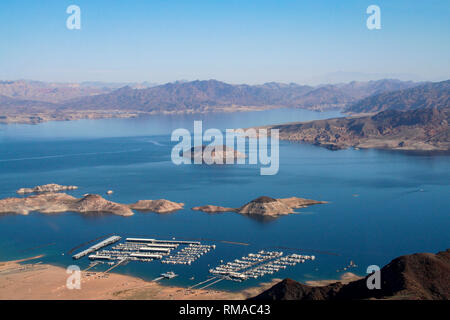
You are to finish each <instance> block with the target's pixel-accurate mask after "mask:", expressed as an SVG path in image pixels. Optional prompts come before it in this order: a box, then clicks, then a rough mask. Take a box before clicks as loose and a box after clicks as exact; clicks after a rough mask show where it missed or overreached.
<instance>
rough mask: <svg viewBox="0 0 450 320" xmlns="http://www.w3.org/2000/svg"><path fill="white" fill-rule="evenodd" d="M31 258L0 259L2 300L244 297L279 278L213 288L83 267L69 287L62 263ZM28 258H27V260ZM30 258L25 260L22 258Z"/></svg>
mask: <svg viewBox="0 0 450 320" xmlns="http://www.w3.org/2000/svg"><path fill="white" fill-rule="evenodd" d="M40 257H42V256H37V257H33V258H30V259H23V260H16V261H7V262H0V300H14V299H19V300H28V299H43V300H78V299H87V300H92V299H95V300H109V299H114V300H122V299H151V300H177V299H183V300H201V299H205V300H228V299H229V300H241V299H246V298H248V297H251V296H255V295H257V294H259V293H261V292H262V291H264V290H266V289H268V288H269V287H271V286H272V285H274V284H275V283H277V282H278V281H280V279H274V280H273V281H272V282H270V283H265V284H262V285H261V286H259V287H255V288H250V289H246V290H243V291H240V292H228V291H218V290H213V289H204V290H195V289H191V290H189V289H187V288H182V287H170V286H163V285H160V284H158V283H156V282H149V281H145V280H142V279H139V278H135V277H131V276H126V275H121V274H116V273H110V274H106V275H105V274H102V273H101V272H90V271H82V277H81V279H82V280H81V289H80V290H76V289H73V290H69V289H67V287H66V281H67V278H68V277H69V274H67V273H66V270H65V269H64V268H62V267H57V266H53V265H47V264H41V263H39V262H38V261H37V260H38V259H39V258H40ZM27 260H28V261H27ZM24 261H27V263H26V264H20V262H24Z"/></svg>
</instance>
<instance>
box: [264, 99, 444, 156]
mask: <svg viewBox="0 0 450 320" xmlns="http://www.w3.org/2000/svg"><path fill="white" fill-rule="evenodd" d="M449 116H450V108H443V109H438V108H421V109H416V110H409V111H404V112H402V111H396V110H386V111H383V112H380V113H378V114H376V115H373V116H363V117H347V118H334V119H326V120H316V121H310V122H300V123H290V124H284V125H275V126H270V127H268V128H272V129H278V130H279V133H280V139H283V140H290V141H300V142H306V143H311V144H314V145H318V146H322V147H326V148H328V149H331V150H338V149H345V148H349V147H355V148H378V149H397V150H442V151H447V150H450V128H449V121H450V118H449Z"/></svg>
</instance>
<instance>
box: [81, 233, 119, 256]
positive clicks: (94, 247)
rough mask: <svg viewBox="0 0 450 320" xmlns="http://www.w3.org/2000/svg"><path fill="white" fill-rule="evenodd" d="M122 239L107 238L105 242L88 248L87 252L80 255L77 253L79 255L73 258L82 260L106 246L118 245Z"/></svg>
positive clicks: (116, 237)
mask: <svg viewBox="0 0 450 320" xmlns="http://www.w3.org/2000/svg"><path fill="white" fill-rule="evenodd" d="M120 239H121V237H119V236H112V237H109V238H107V239H105V240H103V241H101V242H99V243H97V244H94V245H93V246H91V247H89V248H87V249H86V250H84V251H81V252H80V253H77V254H75V255H73V256H72V258H73V259H75V260H77V259H80V258H82V257H84V256H86V255H88V254H90V253H92V252H95V251H97V250H100V249H101V248H103V247H106V246H108V245H110V244H113V243H116V242H117V241H119V240H120Z"/></svg>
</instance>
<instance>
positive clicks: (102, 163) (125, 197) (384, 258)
mask: <svg viewBox="0 0 450 320" xmlns="http://www.w3.org/2000/svg"><path fill="white" fill-rule="evenodd" d="M331 116H338V114H337V113H316V112H310V111H304V110H271V111H264V112H248V113H235V114H214V115H202V116H155V117H150V118H139V119H108V120H81V121H73V122H49V123H43V124H39V125H3V126H0V198H4V197H11V196H16V195H15V190H17V189H18V188H20V187H31V186H35V185H40V184H46V183H50V182H54V183H58V184H63V185H68V184H71V185H77V186H79V187H80V188H79V189H78V190H76V191H74V192H70V193H71V194H73V195H75V196H81V195H82V194H85V193H99V194H102V195H105V192H106V190H109V189H112V190H114V194H113V195H111V196H109V197H108V198H109V199H110V200H112V201H117V202H121V203H131V202H135V201H137V200H139V199H159V198H165V199H169V200H172V201H177V202H184V203H185V208H186V209H184V210H180V211H178V212H175V213H172V214H155V213H140V212H136V214H135V215H134V216H132V217H126V218H125V217H118V216H113V215H102V216H82V215H80V214H77V213H64V214H57V215H43V214H39V213H32V214H30V215H29V216H18V215H6V216H2V217H0V260H9V259H18V258H23V257H29V256H31V255H36V254H41V253H42V254H45V257H44V258H43V259H42V261H44V262H48V263H53V264H57V265H61V266H68V265H70V264H73V260H72V259H71V257H70V255H68V254H67V252H68V251H69V250H70V249H71V248H73V247H75V246H77V245H79V244H81V243H83V242H85V241H89V240H91V239H94V238H97V237H99V236H102V235H106V234H111V233H115V234H118V235H121V236H124V237H127V236H143V237H144V236H145V237H157V238H172V237H176V238H179V239H213V240H215V242H214V243H216V244H217V249H216V250H215V251H214V252H212V253H209V254H207V255H205V256H203V257H201V258H200V259H199V260H197V261H196V262H195V263H194V264H193V265H192V266H191V267H187V266H171V265H164V264H161V263H159V262H153V263H137V262H132V263H129V264H128V265H126V266H121V267H118V268H117V269H116V271H117V272H120V273H124V274H131V275H135V276H139V277H142V278H145V279H153V278H155V277H157V276H158V275H159V274H160V273H161V272H163V271H168V270H173V271H175V272H176V273H179V274H180V276H179V277H177V278H175V279H172V280H170V281H166V282H165V283H170V284H171V285H184V286H187V285H191V284H193V283H197V282H199V281H201V280H204V279H206V277H207V276H208V272H207V271H208V269H209V268H211V267H215V266H216V265H218V264H219V261H220V260H221V259H223V260H224V261H228V260H234V259H236V258H239V257H241V256H243V255H246V254H248V253H250V252H255V251H256V250H260V249H265V248H275V247H288V248H297V249H298V250H300V252H304V253H312V254H315V255H316V257H317V259H316V260H315V261H314V262H307V263H305V264H300V265H297V266H295V267H288V268H287V269H286V270H285V271H283V272H279V273H276V274H274V275H267V276H265V277H263V278H260V279H258V280H249V281H246V282H243V283H234V282H228V281H222V282H220V283H218V284H217V285H216V286H214V287H215V288H218V289H220V288H223V289H230V290H237V289H242V288H244V287H247V286H253V285H255V284H257V283H258V282H260V281H261V282H265V281H268V280H270V279H271V278H274V277H277V278H282V277H291V278H293V279H296V280H299V281H306V280H314V279H330V278H331V279H334V278H337V277H339V276H340V275H341V272H339V273H338V272H336V270H337V269H342V268H343V267H344V266H346V265H347V264H348V262H349V261H350V260H353V261H355V263H356V264H357V265H358V267H357V268H354V269H351V270H350V271H352V272H355V273H357V274H361V275H363V274H364V273H365V270H366V268H367V266H368V265H372V264H377V265H380V266H382V265H384V264H386V263H388V262H389V261H390V260H391V259H392V258H394V257H396V256H399V255H402V254H409V253H413V252H437V251H439V250H443V249H445V248H448V247H449V244H450V233H449V232H448V230H450V219H449V218H450V217H449V212H450V197H449V195H450V192H449V191H450V187H449V181H450V161H449V160H450V157H449V156H445V155H418V154H406V153H399V152H388V151H376V150H342V151H329V150H326V149H323V148H319V147H315V146H310V145H305V144H297V143H289V142H281V143H280V170H279V172H278V174H277V175H275V176H260V175H259V168H258V166H248V165H240V166H237V165H235V166H205V165H192V166H175V165H173V164H172V162H171V161H170V152H171V148H172V146H173V143H171V142H170V133H171V131H172V130H173V129H175V128H180V127H183V128H188V129H191V128H192V126H193V121H194V120H203V128H204V130H205V129H207V128H212V127H213V128H219V129H225V128H236V127H249V126H255V125H264V124H272V123H283V122H290V121H305V120H312V119H320V118H328V117H331ZM261 195H268V196H271V197H291V196H298V197H305V198H312V199H316V200H326V201H329V203H328V204H323V205H317V206H312V207H309V208H305V209H300V210H298V212H299V213H298V214H294V215H289V216H285V217H281V218H279V219H277V220H273V221H260V220H254V219H251V218H248V217H244V216H241V215H238V214H235V213H224V214H216V215H209V214H206V213H203V212H197V211H192V210H190V208H191V207H194V206H198V205H204V204H217V205H222V206H229V207H239V206H241V205H242V204H244V203H246V202H248V201H250V200H252V199H254V198H256V197H259V196H261ZM105 197H106V195H105ZM218 240H227V241H237V242H244V243H248V244H249V245H248V246H242V245H235V244H227V243H223V242H220V241H218ZM211 243H213V242H211ZM284 251H285V252H289V250H287V249H285V250H284ZM63 254H64V255H63ZM77 263H79V264H80V266H81V267H84V266H87V264H88V261H87V259H86V258H84V259H82V260H80V261H77ZM102 268H104V267H99V270H101V269H102ZM191 277H195V279H194V280H190V278H191ZM163 283H164V282H163Z"/></svg>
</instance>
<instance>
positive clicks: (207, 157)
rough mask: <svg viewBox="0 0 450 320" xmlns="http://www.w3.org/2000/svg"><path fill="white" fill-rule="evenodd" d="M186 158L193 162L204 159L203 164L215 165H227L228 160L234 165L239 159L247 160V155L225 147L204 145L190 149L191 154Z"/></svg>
mask: <svg viewBox="0 0 450 320" xmlns="http://www.w3.org/2000/svg"><path fill="white" fill-rule="evenodd" d="M206 148H208V149H206ZM205 151H206V152H205ZM184 156H185V157H188V158H190V159H191V160H192V161H194V160H195V159H197V158H198V159H202V162H205V163H215V164H226V163H227V159H229V160H232V161H233V163H234V161H235V160H237V159H245V158H247V155H245V154H244V153H242V152H239V151H237V150H235V149H233V148H231V147H227V146H224V145H216V146H207V145H202V146H198V147H192V148H191V149H190V152H189V153H188V154H186V155H184Z"/></svg>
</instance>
